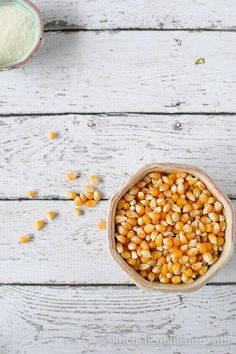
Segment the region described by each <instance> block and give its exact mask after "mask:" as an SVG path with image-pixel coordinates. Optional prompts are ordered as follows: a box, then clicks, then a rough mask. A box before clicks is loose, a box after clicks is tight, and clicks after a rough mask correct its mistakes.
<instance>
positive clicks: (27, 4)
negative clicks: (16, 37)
mask: <svg viewBox="0 0 236 354" xmlns="http://www.w3.org/2000/svg"><path fill="white" fill-rule="evenodd" d="M12 2H18V3H22V4H23V5H24V6H25V7H26V8H28V9H29V10H30V11H31V12H33V13H34V14H35V16H36V19H37V26H38V39H37V41H36V43H35V45H34V46H33V47H32V49H31V50H30V52H29V54H28V55H27V57H25V58H24V59H23V60H21V61H19V62H17V63H15V64H9V65H2V66H1V65H0V71H4V70H10V69H14V68H19V67H21V66H23V65H25V64H26V63H27V62H28V61H29V60H30V59H31V57H32V56H33V55H34V53H35V52H36V51H37V50H38V49H39V48H40V47H41V46H42V45H43V41H44V32H43V17H42V14H41V12H40V10H39V9H38V7H37V6H36V5H35V4H34V3H33V2H31V1H30V0H13V1H12Z"/></svg>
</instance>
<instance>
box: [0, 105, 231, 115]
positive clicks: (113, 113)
mask: <svg viewBox="0 0 236 354" xmlns="http://www.w3.org/2000/svg"><path fill="white" fill-rule="evenodd" d="M171 108H173V107H171ZM70 115H80V116H91V115H92V116H98V117H99V116H101V117H104V116H105V117H110V118H112V117H117V116H119V117H125V116H126V115H136V116H138V115H150V116H152V115H157V116H160V115H162V116H185V115H190V116H212V115H214V116H222V115H224V116H229V117H231V116H236V112H218V111H217V112H151V111H150V112H145V111H142V112H135V111H127V112H122V111H121V112H118V111H117V112H95V113H93V112H59V113H54V112H48V113H40V112H38V113H37V112H36V113H2V114H1V113H0V118H12V117H44V116H48V117H54V116H70Z"/></svg>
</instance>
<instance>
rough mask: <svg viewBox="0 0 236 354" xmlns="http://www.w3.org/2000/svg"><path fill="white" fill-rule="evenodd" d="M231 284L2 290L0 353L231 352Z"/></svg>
mask: <svg viewBox="0 0 236 354" xmlns="http://www.w3.org/2000/svg"><path fill="white" fill-rule="evenodd" d="M235 296H236V288H235V286H219V287H218V286H208V287H205V288H204V289H202V290H200V291H198V292H196V293H193V294H184V295H180V294H176V295H173V294H165V295H163V294H158V293H157V294H155V295H154V296H153V295H152V294H150V293H149V292H144V291H141V290H139V289H137V288H135V287H125V286H119V287H77V288H76V287H67V288H66V287H40V286H34V287H29V286H26V287H25V286H14V287H12V286H1V287H0V305H1V317H0V333H1V334H0V337H1V340H0V351H1V353H2V354H8V353H11V354H17V353H19V349H20V352H21V353H25V354H32V353H34V354H68V353H70V354H78V353H96V354H104V353H111V354H112V353H122V354H123V353H135V354H143V353H150V354H154V353H157V352H158V353H163V354H167V353H168V354H169V353H181V354H199V353H201V354H209V353H217V354H222V353H225V354H226V353H235V344H236V342H235V336H236V320H235V319H236V316H235Z"/></svg>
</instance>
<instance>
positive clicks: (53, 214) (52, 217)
mask: <svg viewBox="0 0 236 354" xmlns="http://www.w3.org/2000/svg"><path fill="white" fill-rule="evenodd" d="M55 217H56V213H55V212H54V211H49V212H48V213H47V218H48V220H53V219H55Z"/></svg>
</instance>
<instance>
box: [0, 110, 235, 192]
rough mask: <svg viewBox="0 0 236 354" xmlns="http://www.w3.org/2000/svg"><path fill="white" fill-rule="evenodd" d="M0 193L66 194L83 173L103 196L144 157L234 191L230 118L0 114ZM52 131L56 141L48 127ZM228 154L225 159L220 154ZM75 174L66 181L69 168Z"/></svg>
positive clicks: (77, 186)
mask: <svg viewBox="0 0 236 354" xmlns="http://www.w3.org/2000/svg"><path fill="white" fill-rule="evenodd" d="M0 124H1V129H0V151H1V156H0V197H1V198H2V199H3V198H19V197H21V198H24V197H26V196H27V191H28V190H31V189H33V190H35V189H36V190H37V191H38V197H39V198H66V193H67V191H68V190H70V189H76V190H78V191H79V190H80V191H81V190H83V188H84V186H85V185H86V184H87V183H88V177H89V176H90V175H92V174H98V175H100V176H101V177H102V178H103V183H102V184H101V186H100V188H101V191H102V192H103V197H104V198H107V199H108V198H110V197H111V196H112V195H113V194H114V192H116V191H117V190H118V188H120V186H121V185H122V183H124V182H126V181H127V180H128V178H129V177H130V176H131V175H132V174H133V173H134V172H136V171H137V170H138V169H139V168H141V167H142V166H144V165H145V164H147V163H152V162H176V163H188V164H192V165H195V166H197V167H200V168H202V169H204V171H205V172H207V173H209V175H210V176H211V177H212V178H213V179H214V180H215V181H216V183H217V184H218V185H219V186H220V187H221V188H222V189H223V191H224V192H225V193H226V194H228V195H229V196H233V197H236V170H235V166H236V141H235V131H236V120H235V116H227V115H225V116H223V115H222V116H219V115H217V116H199V115H197V116H195V115H194V116H189V115H186V116H185V115H184V116H162V115H142V114H141V115H123V116H122V115H119V116H106V115H100V116H94V115H88V116H87V115H86V116H81V115H64V116H36V117H31V116H29V117H26V116H24V117H4V118H3V117H2V118H0ZM51 131H57V132H58V133H59V137H58V139H57V140H53V141H52V140H50V139H49V138H48V133H49V132H51ZM226 157H227V158H226ZM71 170H76V171H78V172H79V173H80V177H79V178H78V180H76V181H75V182H74V183H68V182H67V181H66V175H67V173H68V172H69V171H71Z"/></svg>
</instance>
